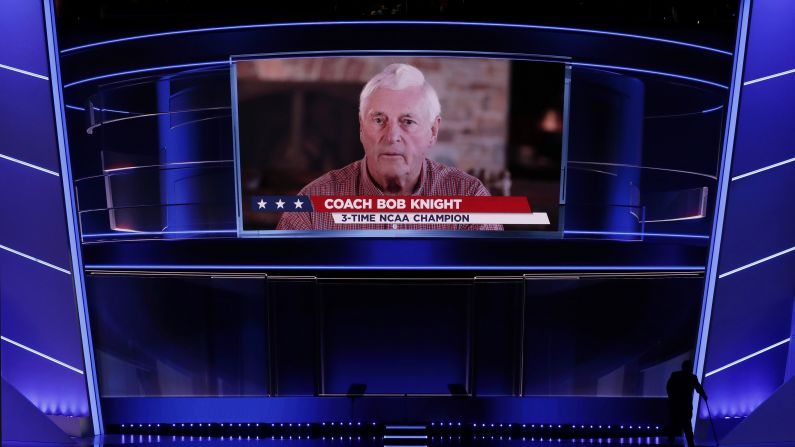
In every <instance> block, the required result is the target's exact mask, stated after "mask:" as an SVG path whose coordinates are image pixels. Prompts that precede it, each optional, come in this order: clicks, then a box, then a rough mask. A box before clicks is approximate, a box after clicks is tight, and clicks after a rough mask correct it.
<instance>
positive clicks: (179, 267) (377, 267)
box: [85, 264, 704, 272]
mask: <svg viewBox="0 0 795 447" xmlns="http://www.w3.org/2000/svg"><path fill="white" fill-rule="evenodd" d="M85 268H86V269H87V270H113V271H118V270H307V269H311V270H400V269H406V270H408V269H411V270H528V271H552V270H563V271H570V270H582V271H611V270H612V271H657V270H666V271H696V272H701V271H704V267H703V266H698V265H681V266H668V265H660V266H658V265H604V266H602V265H496V266H495V265H471V266H469V265H466V266H462V265H442V266H422V265H340V266H334V265H208V264H197V265H193V264H182V265H173V264H172V265H167V264H90V265H86V266H85Z"/></svg>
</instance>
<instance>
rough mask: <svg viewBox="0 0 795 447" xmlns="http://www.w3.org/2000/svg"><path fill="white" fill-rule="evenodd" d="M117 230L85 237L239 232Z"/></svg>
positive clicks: (233, 231)
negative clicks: (132, 233) (131, 233)
mask: <svg viewBox="0 0 795 447" xmlns="http://www.w3.org/2000/svg"><path fill="white" fill-rule="evenodd" d="M117 231H119V233H84V234H83V237H84V238H86V237H109V236H121V237H129V236H130V232H134V233H135V235H141V236H157V235H166V234H237V231H236V230H184V231H132V230H119V229H117Z"/></svg>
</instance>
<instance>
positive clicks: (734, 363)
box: [704, 338, 790, 377]
mask: <svg viewBox="0 0 795 447" xmlns="http://www.w3.org/2000/svg"><path fill="white" fill-rule="evenodd" d="M789 341H790V339H789V338H785V339H784V340H781V341H780V342H778V343H774V344H772V345H770V346H768V347H766V348H762V349H760V350H758V351H756V352H754V353H752V354H748V355H746V356H745V357H743V358H741V359H737V360H735V361H733V362H731V363H729V364H726V365H723V366H721V367H720V368H716V369H713V370H712V371H710V372H708V373H706V374H704V377H709V376H711V375H713V374H717V373H719V372H721V371H725V370H727V369H729V368H731V367H732V366H735V365H739V364H740V363H742V362H744V361H746V360H748V359H752V358H754V357H756V356H758V355H760V354H764V353H765V352H767V351H769V350H771V349H774V348H777V347H779V346H781V345H785V344H787V343H789Z"/></svg>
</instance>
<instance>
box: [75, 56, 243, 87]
mask: <svg viewBox="0 0 795 447" xmlns="http://www.w3.org/2000/svg"><path fill="white" fill-rule="evenodd" d="M229 63H230V62H229V61H228V60H223V61H214V62H195V63H191V64H177V65H163V66H160V67H149V68H140V69H137V70H128V71H120V72H118V73H109V74H104V75H100V76H94V77H92V78H86V79H81V80H79V81H75V82H70V83H68V84H66V85H64V86H63V88H69V87H74V86H75V85H80V84H85V83H87V82H92V81H99V80H102V79H108V78H114V77H117V76H126V75H133V74H140V73H151V72H155V71H162V70H171V69H175V68H196V67H212V66H214V65H219V66H220V65H229Z"/></svg>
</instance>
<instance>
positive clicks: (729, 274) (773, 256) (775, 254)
mask: <svg viewBox="0 0 795 447" xmlns="http://www.w3.org/2000/svg"><path fill="white" fill-rule="evenodd" d="M792 251H795V247H790V248H788V249H786V250H781V251H780V252H778V253H774V254H772V255H770V256H767V257H764V258H762V259H760V260H758V261H754V262H752V263H750V264H745V265H744V266H742V267H737V268H736V269H734V270H729V271H728V272H726V273H721V274H720V275H718V279H723V278H725V277H727V276H731V275H733V274H735V273H737V272H741V271H743V270H745V269H749V268H751V267H754V266H757V265H759V264H761V263H763V262H767V261H769V260H771V259H774V258H777V257H779V256H783V255H785V254H787V253H790V252H792Z"/></svg>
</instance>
